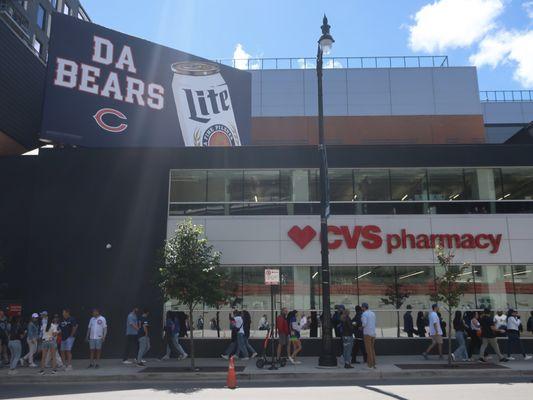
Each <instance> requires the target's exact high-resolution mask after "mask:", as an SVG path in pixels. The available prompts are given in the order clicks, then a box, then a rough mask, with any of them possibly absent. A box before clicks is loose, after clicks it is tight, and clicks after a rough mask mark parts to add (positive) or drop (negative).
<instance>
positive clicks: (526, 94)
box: [479, 90, 533, 102]
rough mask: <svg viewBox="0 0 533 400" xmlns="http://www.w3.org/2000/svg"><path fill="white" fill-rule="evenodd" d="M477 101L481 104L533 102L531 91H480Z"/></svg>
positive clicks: (532, 91)
mask: <svg viewBox="0 0 533 400" xmlns="http://www.w3.org/2000/svg"><path fill="white" fill-rule="evenodd" d="M479 99H480V100H481V101H482V102H489V101H492V102H510V101H533V90H482V91H480V92H479Z"/></svg>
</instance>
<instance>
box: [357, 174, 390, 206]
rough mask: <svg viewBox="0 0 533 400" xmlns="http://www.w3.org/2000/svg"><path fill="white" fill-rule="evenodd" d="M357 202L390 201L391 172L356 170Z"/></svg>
mask: <svg viewBox="0 0 533 400" xmlns="http://www.w3.org/2000/svg"><path fill="white" fill-rule="evenodd" d="M353 199H354V200H355V201H387V200H390V187H389V171H388V170H387V169H360V170H355V194H354V197H353Z"/></svg>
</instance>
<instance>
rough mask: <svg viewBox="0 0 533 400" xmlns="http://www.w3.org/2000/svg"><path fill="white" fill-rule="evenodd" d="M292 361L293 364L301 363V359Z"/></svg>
mask: <svg viewBox="0 0 533 400" xmlns="http://www.w3.org/2000/svg"><path fill="white" fill-rule="evenodd" d="M294 363H295V364H301V363H302V362H301V361H298V360H294Z"/></svg>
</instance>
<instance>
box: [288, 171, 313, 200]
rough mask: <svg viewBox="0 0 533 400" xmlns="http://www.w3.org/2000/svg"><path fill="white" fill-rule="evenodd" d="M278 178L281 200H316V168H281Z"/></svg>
mask: <svg viewBox="0 0 533 400" xmlns="http://www.w3.org/2000/svg"><path fill="white" fill-rule="evenodd" d="M280 180H281V181H280V189H281V194H280V200H281V201H289V202H295V203H297V202H308V201H317V200H318V194H317V189H318V188H317V171H316V170H314V169H287V170H281V175H280Z"/></svg>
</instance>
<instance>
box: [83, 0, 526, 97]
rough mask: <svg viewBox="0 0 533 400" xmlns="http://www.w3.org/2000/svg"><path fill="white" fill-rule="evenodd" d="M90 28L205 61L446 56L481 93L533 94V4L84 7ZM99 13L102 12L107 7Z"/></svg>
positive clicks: (425, 1) (89, 2)
mask: <svg viewBox="0 0 533 400" xmlns="http://www.w3.org/2000/svg"><path fill="white" fill-rule="evenodd" d="M82 4H83V6H84V7H85V9H86V10H87V12H88V13H89V15H90V17H91V19H92V20H93V22H95V23H97V24H100V25H103V26H105V27H108V28H112V29H116V30H118V31H121V32H124V33H128V34H130V35H134V36H138V37H141V38H144V39H148V40H151V41H154V42H156V43H160V44H164V45H167V46H170V47H173V48H176V49H180V50H183V51H186V52H190V53H193V54H196V55H198V56H202V57H206V58H234V54H235V49H236V46H237V45H238V44H240V45H241V48H240V49H241V50H240V52H239V53H238V54H240V57H252V58H254V57H313V56H314V55H315V54H316V40H317V39H318V37H319V36H320V25H321V22H322V14H323V13H324V12H325V13H326V14H327V16H328V18H329V22H330V24H331V26H332V30H331V33H332V35H333V37H334V38H335V40H336V42H335V46H334V49H333V51H332V54H331V55H332V56H339V57H344V56H388V55H417V54H420V55H427V54H445V55H448V56H449V58H450V65H456V66H461V65H477V66H478V68H479V69H478V76H479V87H480V90H494V89H523V88H526V89H533V1H531V0H432V1H429V0H351V1H350V0H263V1H258V0H248V1H244V0H231V1H230V0H151V1H146V0H143V1H141V0H105V1H104V0H82ZM104 4H105V5H104Z"/></svg>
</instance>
